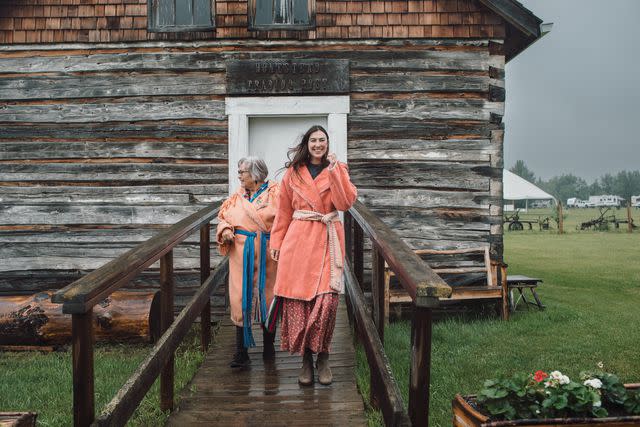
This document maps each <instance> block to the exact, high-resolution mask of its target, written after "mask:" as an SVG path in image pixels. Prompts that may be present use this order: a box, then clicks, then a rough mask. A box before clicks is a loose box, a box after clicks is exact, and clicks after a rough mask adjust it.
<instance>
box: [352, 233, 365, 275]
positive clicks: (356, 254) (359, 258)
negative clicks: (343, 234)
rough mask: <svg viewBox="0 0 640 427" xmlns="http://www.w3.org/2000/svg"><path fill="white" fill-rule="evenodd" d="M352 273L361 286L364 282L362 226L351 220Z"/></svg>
mask: <svg viewBox="0 0 640 427" xmlns="http://www.w3.org/2000/svg"><path fill="white" fill-rule="evenodd" d="M353 274H354V276H356V279H357V280H358V285H360V287H362V284H363V283H364V280H363V279H364V236H363V233H362V227H360V224H358V222H357V221H353Z"/></svg>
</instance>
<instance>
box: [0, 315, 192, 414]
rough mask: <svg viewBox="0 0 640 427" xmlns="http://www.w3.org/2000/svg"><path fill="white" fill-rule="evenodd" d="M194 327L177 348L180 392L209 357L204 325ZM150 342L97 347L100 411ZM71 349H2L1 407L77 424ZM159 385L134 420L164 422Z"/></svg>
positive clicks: (95, 356) (177, 376) (96, 363)
mask: <svg viewBox="0 0 640 427" xmlns="http://www.w3.org/2000/svg"><path fill="white" fill-rule="evenodd" d="M195 329H196V328H195V327H194V329H192V331H190V333H189V334H188V335H187V337H185V340H184V341H183V343H182V345H181V346H180V347H179V348H178V351H177V353H176V359H175V360H176V364H175V366H176V368H175V390H176V391H175V396H176V397H177V396H178V392H179V390H180V389H182V388H183V387H184V386H185V385H186V384H187V383H188V382H189V380H190V379H191V377H193V374H194V373H195V371H196V369H197V368H198V366H199V365H200V363H201V362H202V360H203V359H204V355H203V353H201V352H200V348H199V345H200V335H199V328H198V330H195ZM150 349H151V346H150V345H102V344H100V345H97V346H96V347H95V349H94V363H95V366H94V371H95V399H96V403H95V404H96V415H99V413H100V411H101V410H102V408H103V407H104V405H105V404H107V403H108V402H109V401H110V400H111V399H112V398H113V397H114V396H115V394H116V392H117V391H118V390H119V389H120V387H122V385H123V384H124V383H125V381H126V380H127V379H128V378H129V376H130V375H131V374H132V373H133V372H134V371H135V369H136V368H137V367H138V366H139V365H140V363H141V362H142V360H143V359H144V358H145V357H146V356H147V355H148V354H149V351H150ZM71 382H72V376H71V352H70V351H66V352H55V353H48V354H46V353H45V354H42V353H35V352H29V353H0V411H25V412H26V411H33V412H37V413H38V418H37V420H38V425H39V426H70V425H73V411H72V408H73V403H72V402H73V400H72V394H71V389H72V384H71ZM159 390H160V385H159V382H157V381H156V383H155V384H154V385H153V386H152V388H151V389H150V390H149V392H148V393H147V395H146V396H145V398H144V399H143V401H142V402H141V403H140V406H139V407H138V410H137V411H136V413H135V414H134V415H133V417H132V419H131V420H130V422H129V425H132V426H158V425H162V424H163V423H164V421H165V419H166V418H167V416H168V414H164V413H162V412H161V411H160V406H159V402H160V394H159Z"/></svg>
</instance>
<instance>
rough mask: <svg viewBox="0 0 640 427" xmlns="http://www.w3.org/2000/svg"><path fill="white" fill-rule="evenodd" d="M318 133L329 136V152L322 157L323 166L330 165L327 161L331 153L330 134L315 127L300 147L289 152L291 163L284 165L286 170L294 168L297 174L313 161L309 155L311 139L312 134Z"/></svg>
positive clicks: (308, 132) (318, 126)
mask: <svg viewBox="0 0 640 427" xmlns="http://www.w3.org/2000/svg"><path fill="white" fill-rule="evenodd" d="M316 131H322V133H324V134H325V135H326V136H327V152H326V153H324V156H322V166H328V165H329V161H328V160H327V154H328V153H329V134H328V133H327V131H326V130H325V128H323V127H322V126H320V125H315V126H311V127H310V128H309V130H308V131H307V132H306V133H305V134H304V136H303V137H302V139H301V140H300V143H298V145H296V146H295V147H292V148H290V149H289V151H287V157H288V158H289V161H288V162H286V163H285V164H284V167H285V168H289V167H293V170H294V171H295V172H296V173H297V172H298V169H300V166H302V165H308V164H309V162H310V161H311V154H310V153H309V138H310V137H311V134H312V133H314V132H316Z"/></svg>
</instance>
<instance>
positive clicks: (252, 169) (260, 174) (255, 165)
mask: <svg viewBox="0 0 640 427" xmlns="http://www.w3.org/2000/svg"><path fill="white" fill-rule="evenodd" d="M242 165H246V166H247V170H248V171H249V174H250V175H251V178H253V180H254V181H255V182H262V181H265V180H266V179H267V175H269V169H267V164H266V163H265V162H264V160H262V159H261V158H259V157H256V156H249V157H243V158H241V159H240V160H239V161H238V167H239V168H241V167H242Z"/></svg>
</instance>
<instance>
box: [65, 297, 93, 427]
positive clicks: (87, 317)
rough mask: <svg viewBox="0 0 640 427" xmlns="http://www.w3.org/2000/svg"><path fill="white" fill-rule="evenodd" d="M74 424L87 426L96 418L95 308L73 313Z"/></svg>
mask: <svg viewBox="0 0 640 427" xmlns="http://www.w3.org/2000/svg"><path fill="white" fill-rule="evenodd" d="M71 335H72V351H73V355H72V363H73V425H74V426H75V427H87V426H89V425H90V424H91V423H92V422H93V420H94V418H95V404H94V393H93V381H94V376H93V308H90V309H89V310H88V311H87V312H86V313H79V314H72V315H71Z"/></svg>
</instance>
